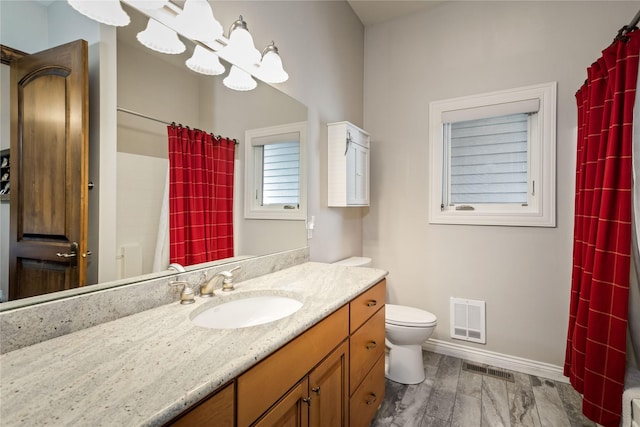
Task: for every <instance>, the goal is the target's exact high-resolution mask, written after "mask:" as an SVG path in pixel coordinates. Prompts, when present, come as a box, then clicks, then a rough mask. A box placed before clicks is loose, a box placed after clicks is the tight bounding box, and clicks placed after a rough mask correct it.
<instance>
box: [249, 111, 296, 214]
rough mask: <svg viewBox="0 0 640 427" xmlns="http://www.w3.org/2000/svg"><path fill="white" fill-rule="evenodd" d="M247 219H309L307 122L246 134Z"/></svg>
mask: <svg viewBox="0 0 640 427" xmlns="http://www.w3.org/2000/svg"><path fill="white" fill-rule="evenodd" d="M245 141H246V144H247V148H246V154H245V160H246V183H247V188H246V192H245V218H250V219H291V220H303V219H305V217H306V191H305V168H304V165H305V162H306V161H305V151H306V150H305V146H306V123H304V122H300V123H292V124H287V125H281V126H272V127H268V128H260V129H252V130H249V131H247V132H246V134H245Z"/></svg>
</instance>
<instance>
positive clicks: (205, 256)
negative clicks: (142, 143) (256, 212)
mask: <svg viewBox="0 0 640 427" xmlns="http://www.w3.org/2000/svg"><path fill="white" fill-rule="evenodd" d="M167 131H168V134H169V233H170V234H169V236H170V237H169V238H170V260H171V262H172V263H173V262H177V263H179V264H182V265H192V264H199V263H202V262H207V261H214V260H217V259H222V258H228V257H231V256H233V159H234V150H235V141H233V140H229V139H226V138H214V137H213V136H212V135H211V134H208V133H205V132H202V131H200V130H196V129H189V128H183V127H181V126H168V127H167Z"/></svg>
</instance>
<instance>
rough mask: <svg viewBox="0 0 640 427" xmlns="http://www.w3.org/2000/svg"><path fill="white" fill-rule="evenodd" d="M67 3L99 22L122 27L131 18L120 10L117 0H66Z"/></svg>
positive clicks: (127, 23)
mask: <svg viewBox="0 0 640 427" xmlns="http://www.w3.org/2000/svg"><path fill="white" fill-rule="evenodd" d="M67 1H68V2H69V5H70V6H71V7H72V8H74V9H75V10H77V11H78V12H80V13H81V14H83V15H84V16H86V17H88V18H91V19H93V20H94V21H98V22H100V23H101V24H107V25H113V26H115V27H124V26H126V25H129V22H131V19H130V18H129V15H127V12H125V11H124V10H122V6H120V2H119V1H118V0H104V1H87V0H67Z"/></svg>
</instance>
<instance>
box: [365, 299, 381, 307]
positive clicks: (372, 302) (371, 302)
mask: <svg viewBox="0 0 640 427" xmlns="http://www.w3.org/2000/svg"><path fill="white" fill-rule="evenodd" d="M376 305H378V301H376V300H374V299H370V300H369V301H367V307H375V306H376Z"/></svg>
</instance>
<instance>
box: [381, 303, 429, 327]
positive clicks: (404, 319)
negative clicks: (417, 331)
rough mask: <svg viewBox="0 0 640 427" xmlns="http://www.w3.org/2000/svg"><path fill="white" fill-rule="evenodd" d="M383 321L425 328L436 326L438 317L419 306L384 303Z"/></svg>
mask: <svg viewBox="0 0 640 427" xmlns="http://www.w3.org/2000/svg"><path fill="white" fill-rule="evenodd" d="M385 322H386V323H387V324H390V325H396V326H405V327H414V328H427V327H432V326H436V324H437V323H438V319H437V318H436V316H435V315H434V314H433V313H429V312H428V311H425V310H421V309H419V308H414V307H406V306H403V305H395V304H386V305H385Z"/></svg>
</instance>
